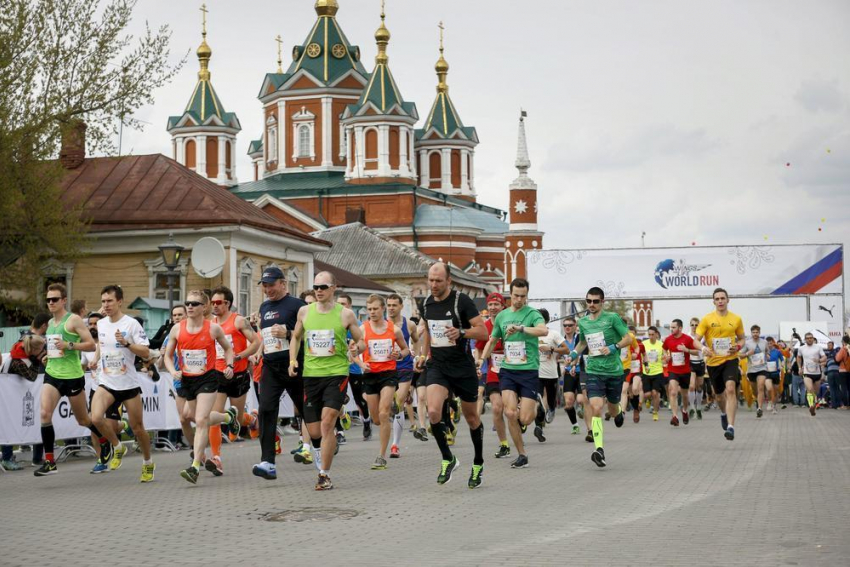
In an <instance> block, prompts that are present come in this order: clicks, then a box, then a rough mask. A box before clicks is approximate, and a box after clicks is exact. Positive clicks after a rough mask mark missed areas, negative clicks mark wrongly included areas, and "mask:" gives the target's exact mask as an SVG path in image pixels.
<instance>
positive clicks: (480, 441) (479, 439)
mask: <svg viewBox="0 0 850 567" xmlns="http://www.w3.org/2000/svg"><path fill="white" fill-rule="evenodd" d="M469 434H470V435H471V436H472V446H473V447H474V448H475V460H474V461H473V464H476V465H483V464H484V424H483V423H479V424H478V427H477V428H476V429H472V428H471V427H470V428H469Z"/></svg>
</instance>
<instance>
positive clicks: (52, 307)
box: [35, 283, 110, 476]
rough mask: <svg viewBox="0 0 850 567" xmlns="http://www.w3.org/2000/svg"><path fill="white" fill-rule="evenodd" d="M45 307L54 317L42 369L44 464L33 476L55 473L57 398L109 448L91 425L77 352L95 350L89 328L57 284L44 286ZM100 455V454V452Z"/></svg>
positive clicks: (47, 336) (50, 326)
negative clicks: (54, 449) (54, 413)
mask: <svg viewBox="0 0 850 567" xmlns="http://www.w3.org/2000/svg"><path fill="white" fill-rule="evenodd" d="M46 299H47V309H48V310H49V311H50V313H51V315H53V319H51V320H50V323H49V324H48V326H47V335H46V337H45V338H46V339H47V364H46V366H45V369H44V385H43V386H42V388H41V408H40V417H41V441H42V443H44V463H43V464H42V465H41V467H39V468H38V470H36V471H35V476H47V475H51V474H56V472H57V471H56V461H55V459H54V457H53V445H54V443H55V442H56V432H55V431H54V429H53V412H54V411H56V406H58V405H59V400H60V399H61V398H62V397H63V396H65V397H67V398H68V403H70V404H71V410H72V411H73V412H74V417H75V418H76V419H77V423H79V424H80V425H81V426H82V427H87V428H89V429H90V430H91V431H92V433H94V434H95V435H97V437H98V438H99V439H100V442H101V453H103V451H104V450H106V451H108V450H109V449H108V448H107V449H104V447H103V445H104V444H105V445H106V446H107V447H110V445H109V443H108V442H106V439H105V438H104V437H103V436H102V435H101V434H100V432H99V431H98V430H97V428H96V427H95V426H94V425H93V424H92V422H91V417H90V416H89V411H88V408H87V407H86V397H85V395H83V394H84V393H85V390H86V379H85V374H84V371H83V365H82V363H81V362H80V352H81V351H85V352H93V351H94V350H95V349H96V344H95V341H94V339H93V338H92V336H91V332H89V330H88V327H86V325H85V323H84V322H83V320H82V319H80V317H79V315H74V314H73V313H70V312H69V311H68V309H67V304H68V292H67V290H66V289H65V286H64V285H62V284H59V283H54V284H50V285H49V286H47V298H46ZM101 457H103V455H101Z"/></svg>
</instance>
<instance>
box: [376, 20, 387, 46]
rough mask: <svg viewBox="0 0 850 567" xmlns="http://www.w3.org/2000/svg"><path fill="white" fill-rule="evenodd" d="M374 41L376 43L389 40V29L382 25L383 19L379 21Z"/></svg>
mask: <svg viewBox="0 0 850 567" xmlns="http://www.w3.org/2000/svg"><path fill="white" fill-rule="evenodd" d="M375 41H377V42H378V43H388V42H389V41H390V30H388V29H387V27H386V26H385V25H384V22H383V20H382V21H381V27H379V28H378V31H376V32H375Z"/></svg>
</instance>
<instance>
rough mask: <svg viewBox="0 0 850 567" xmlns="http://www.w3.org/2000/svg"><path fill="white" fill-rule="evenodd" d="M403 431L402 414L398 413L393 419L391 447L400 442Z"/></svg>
mask: <svg viewBox="0 0 850 567" xmlns="http://www.w3.org/2000/svg"><path fill="white" fill-rule="evenodd" d="M402 431H404V414H403V413H401V412H399V413H397V414H395V417H394V418H393V445H398V444H399V442H400V441H401V433H402Z"/></svg>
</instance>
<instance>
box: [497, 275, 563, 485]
mask: <svg viewBox="0 0 850 567" xmlns="http://www.w3.org/2000/svg"><path fill="white" fill-rule="evenodd" d="M528 286H529V284H528V280H525V279H523V278H516V279H514V280H513V281H512V282H511V285H510V292H511V306H510V307H509V308H508V309H504V310H502V311H501V312H499V314H498V315H497V316H496V320H495V321H494V322H493V332H492V334H491V335H490V340H489V341H488V342H487V346H485V347H484V352H483V353H482V354H481V357H482V358H484V359H486V358H488V357H489V356H490V354H491V353H492V352H493V349H494V348H495V347H496V342H497V341H498V340H499V339H502V344H503V346H504V349H505V359H504V360H503V361H502V367H501V369H500V370H499V386H500V387H501V389H502V401H503V402H504V405H505V417H506V418H507V420H508V430H509V431H510V433H511V439H512V440H513V442H514V447H516V450H517V453H519V454H518V456H517V458H516V459H515V460H514V462H512V463H511V468H514V469H521V468H526V467H528V455H527V453H526V451H525V444H524V443H523V440H522V430H521V428H522V426H523V425H525V426H528V424H530V423H531V422H533V421H534V416H535V415H536V414H537V395H538V389H539V388H540V377H539V376H540V375H539V368H540V350H539V348H540V341H539V338H540V337H545V336H546V335H548V334H549V329H548V328H547V327H546V323H545V322H544V320H543V316H542V315H541V314H540V312H539V311H538V310H537V309H534V308H533V307H530V306H529V305H528ZM517 406H519V411H517ZM538 439H539V437H538ZM543 440H544V441H545V438H543Z"/></svg>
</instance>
